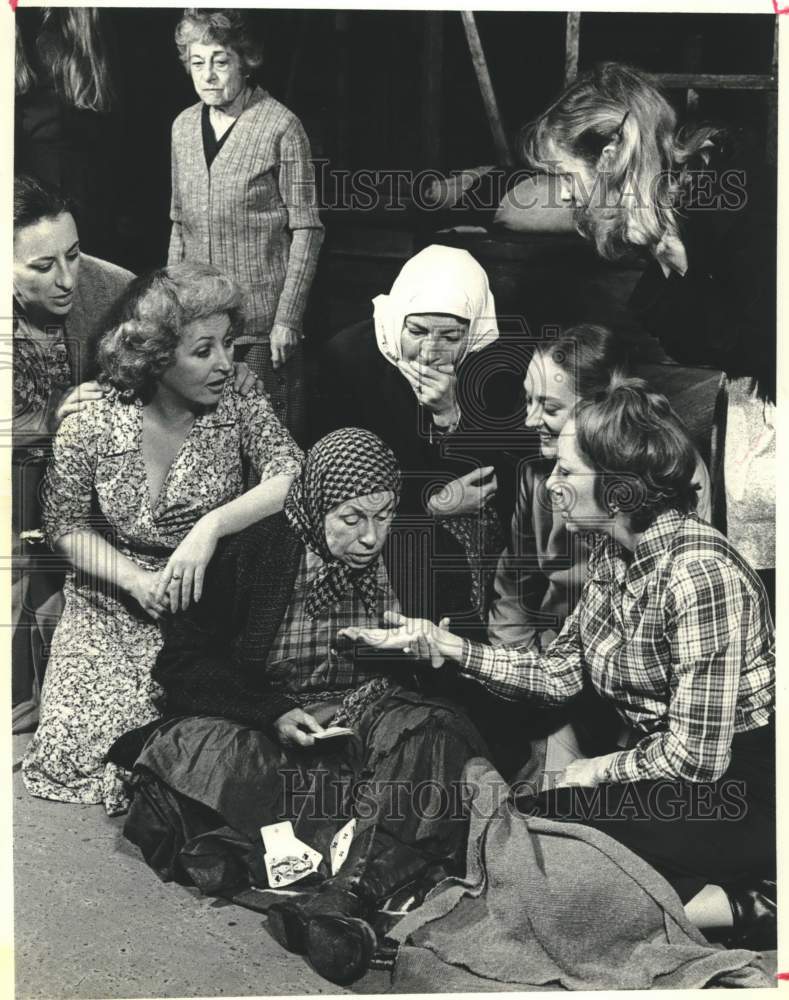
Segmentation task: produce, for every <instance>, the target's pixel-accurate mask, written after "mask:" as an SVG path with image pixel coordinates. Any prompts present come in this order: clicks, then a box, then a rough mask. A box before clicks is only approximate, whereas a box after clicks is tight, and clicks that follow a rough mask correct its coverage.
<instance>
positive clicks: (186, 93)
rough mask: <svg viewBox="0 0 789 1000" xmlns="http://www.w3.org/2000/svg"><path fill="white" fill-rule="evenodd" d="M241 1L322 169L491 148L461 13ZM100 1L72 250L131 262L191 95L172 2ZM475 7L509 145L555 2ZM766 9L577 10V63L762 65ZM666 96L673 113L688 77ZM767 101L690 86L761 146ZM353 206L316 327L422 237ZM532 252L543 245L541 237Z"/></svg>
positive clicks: (450, 158) (535, 84)
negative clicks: (88, 225) (86, 193)
mask: <svg viewBox="0 0 789 1000" xmlns="http://www.w3.org/2000/svg"><path fill="white" fill-rule="evenodd" d="M765 6H768V5H765ZM247 14H248V17H249V19H250V21H251V22H252V24H253V27H254V29H255V31H256V32H257V33H258V34H259V36H260V37H261V39H262V41H263V45H264V53H265V61H264V65H263V67H262V69H261V71H260V72H259V82H260V83H261V84H262V85H263V86H264V87H265V88H266V89H268V90H269V91H270V92H271V93H272V94H273V95H274V96H275V97H276V98H278V99H279V100H281V101H283V103H285V104H286V105H287V106H288V107H290V108H291V109H292V110H293V111H294V112H295V113H296V114H297V115H298V117H299V118H300V119H301V120H302V122H303V124H304V126H305V128H306V130H307V132H308V134H309V136H310V140H311V142H312V148H313V153H314V155H315V157H316V159H320V160H323V161H328V167H329V168H330V169H331V170H339V169H349V170H360V169H371V170H373V169H383V170H398V169H410V170H420V169H424V168H431V169H436V170H439V171H442V172H449V171H450V170H454V169H460V168H463V167H470V166H475V165H480V164H492V163H495V162H496V155H495V151H494V146H493V142H492V139H491V133H490V129H489V126H488V122H487V120H486V117H485V112H484V108H483V104H482V99H481V97H480V91H479V87H478V84H477V80H476V77H475V74H474V71H473V68H472V63H471V59H470V57H469V52H468V47H467V44H466V39H465V35H464V32H463V26H462V22H461V16H460V14H459V13H458V12H447V13H432V14H429V13H424V12H384V11H344V12H335V11H298V10H295V11H294V10H288V11H278V10H266V11H255V10H247ZM16 16H17V18H18V22H19V24H20V25H21V26H22V28H23V29H25V30H26V31H28V32H30V31H33V32H34V31H35V19H36V18H37V17H39V16H40V15H39V14H38V12H36V11H35V10H31V9H27V10H25V9H24V8H23V7H20V8H19V9H18V11H17V15H16ZM101 16H102V18H103V24H104V28H105V29H106V31H107V44H108V46H109V47H110V51H111V52H112V64H113V66H114V68H115V83H116V86H117V90H118V92H119V102H118V108H117V110H116V111H115V112H114V113H113V114H111V115H109V116H107V118H106V120H105V121H104V122H103V126H102V128H103V140H102V144H101V148H97V151H96V156H97V157H100V158H101V162H102V163H106V168H105V169H103V170H102V178H103V186H104V190H103V192H102V194H101V198H102V199H103V200H104V202H105V206H104V208H103V213H104V215H103V218H104V224H103V225H102V226H101V227H100V230H99V231H100V233H101V239H100V245H97V246H92V245H90V244H86V245H85V246H84V249H85V250H86V251H87V252H94V253H96V254H97V255H99V256H104V257H107V258H109V259H111V260H113V261H115V262H116V263H119V264H123V265H124V266H126V267H128V268H130V269H131V270H133V271H135V272H138V273H139V272H140V271H144V270H146V269H148V268H151V267H155V266H160V265H162V264H163V263H164V261H165V257H166V249H167V241H168V236H169V218H168V212H169V197H170V128H171V125H172V122H173V119H174V118H175V117H176V115H177V114H178V113H179V112H180V111H181V110H182V109H183V108H185V107H187V106H188V105H190V104H192V103H194V102H195V100H196V97H195V94H194V90H193V88H192V84H191V81H190V79H189V78H188V77H187V75H186V73H185V71H184V69H183V67H182V66H181V64H180V62H179V60H178V58H177V53H176V49H175V44H174V41H173V32H174V29H175V25H176V23H177V21H178V19H179V17H180V16H181V11H180V10H179V9H173V10H170V9H160V10H140V9H111V8H110V9H107V8H102V12H101ZM476 17H477V25H478V28H479V32H480V36H481V40H482V44H483V47H484V49H485V54H486V56H487V60H488V66H489V69H490V74H491V78H492V82H493V86H494V89H495V92H496V96H497V99H498V104H499V109H500V112H501V117H502V121H503V125H504V128H505V131H506V132H507V135H508V137H509V139H510V144H511V147H512V148H516V145H517V143H516V140H517V134H518V131H519V129H520V128H521V126H522V125H523V124H524V123H526V122H527V121H529V120H530V119H531V118H533V117H534V116H536V115H537V114H538V113H539V112H540V111H541V110H543V109H544V108H545V107H546V105H547V104H548V103H549V102H550V100H551V99H552V98H553V97H554V96H555V95H556V94H557V93H558V91H559V90H560V89H561V87H562V84H563V79H564V51H565V25H566V16H565V15H564V14H562V13H534V12H517V13H511V12H503V13H499V12H486V13H478V14H477V15H476ZM773 23H774V18H773V17H772V16H770V15H769V14H767V13H766V14H765V15H739V14H738V15H720V14H710V15H703V14H701V15H697V14H692V15H691V14H584V15H583V17H582V21H581V24H582V26H581V44H580V69H581V70H583V69H584V68H585V67H588V66H590V65H592V64H593V63H595V62H597V61H600V60H603V59H617V60H621V61H625V62H629V63H631V64H633V65H636V66H640V67H642V68H644V69H646V70H653V71H662V72H681V71H686V70H688V69H691V68H693V69H695V70H697V71H702V72H713V73H767V72H769V70H770V64H771V56H772V37H773ZM431 28H432V31H433V36H432V37H433V38H435V37H436V34H438V36H439V37H440V43H441V44H440V48H441V56H440V59H436V58H431V57H429V56H428V55H427V53H428V52H429V51H432V50H430V49H429V46H428V37H429V31H430V30H431ZM431 77H432V79H433V80H434V82H435V86H436V87H437V88H438V89H439V94H440V100H439V103H438V115H437V119H438V121H437V126H438V127H437V128H432V129H431V128H427V129H426V126H425V102H424V101H423V99H422V95H423V93H424V87H425V84H426V81H428V80H429V79H430V78H431ZM669 97H670V99H671V100H672V101H673V102H674V103H675V105H676V107H677V109H678V111H679V112H680V114H681V115H682V114H684V110H685V101H686V95H685V92H684V91H683V92H680V91H677V92H672V93H670V94H669ZM768 114H769V111H768V103H767V100H766V99H765V96H764V95H763V94H760V93H756V92H753V91H750V92H748V91H733V90H727V91H717V92H710V91H701V92H700V95H699V105H698V114H697V117H703V118H712V119H715V120H724V121H726V122H728V123H734V124H736V125H739V126H743V127H744V128H745V129H746V131H747V132H748V133H749V136H750V140H751V142H752V144H753V146H754V148H755V149H757V150H759V151H760V154H759V155H761V156H764V155H765V153H764V150H765V149H766V148H767V146H768V143H767V121H768ZM324 169H326V168H324ZM98 197H99V195H98V192H97V198H98ZM364 214H365V213H358V212H356V213H347V212H345V213H344V212H336V211H333V212H327V213H325V222H326V226H327V240H326V244H325V246H324V250H323V253H322V257H321V264H320V268H319V274H318V278H317V281H316V285H315V290H314V294H313V296H312V303H311V307H312V308H311V311H312V313H313V316H314V313H315V308H316V304H317V308H318V309H319V311H320V313H321V318H320V320H319V325H320V326H321V328H322V331H321V332H322V335H326V333H328V332H331V330H332V329H336V328H337V327H339V326H340V325H342V324H343V323H345V322H347V321H349V320H351V319H354V318H358V317H359V316H360V315H363V314H364V312H363V311H364V310H365V309H366V310H369V297H370V295H371V294H376V293H377V292H380V291H383V290H385V289H386V285H387V282H388V281H389V280H390V278H391V277H394V275H395V274H396V273H397V270H398V269H399V266H400V265H401V263H402V261H403V260H404V259H405V258H406V257H407V256H409V254H410V253H412V252H413V250H414V249H418V247H419V246H420V245H424V244H425V243H426V242H429V241H431V240H435V236H434V235H433V232H434V230H435V229H436V228H438V222H439V220H437V219H436V218H435V216H434V215H433V217H427V218H426V217H425V213H422V217H421V218H419V219H416V218H415V213H413V212H409V211H405V212H391V211H389V212H379V213H366V217H365V218H361V216H362V215H364ZM428 215H429V213H428ZM463 245H466V244H463ZM468 248H469V249H471V250H472V252H476V249H475V247H473V246H469V247H468ZM524 252H526V257H527V258H528V257H529V251H528V249H527V251H524V250H523V248H522V247H521V248H519V249H517V254H518V255H520V256H521V257H522V256H523V253H524ZM577 252H578V253H579V254H583V253H586V254H587V255H588V256H589V257H590V259H591V256H593V255H592V251H591V250H590V249H588V248H583V249H581V248H578V251H577ZM491 253H492V254H493V256H492V257H491ZM508 253H509V251H508V250H507V249H506V247H504V246H503V244H501V245H497V246H496V247H493V248H491V247H490V246H488V247H487V248H482V249H481V250H480V252H479V253H478V257H479V259H480V260H482V261H483V263H484V264H485V266H486V268H488V270H489V273H491V277H492V280H493V276H494V273H495V271H496V268H497V267H498V266H499V265H498V264H497V261H499V260H501V259H503V258H502V254H503V255H504V258H507V255H508ZM512 253H516V251H512ZM535 253H537V254H538V256H539V259H540V260H544V259H545V254H546V244H545V241H543V244H541V245H540V247H539V248H538V250H537V251H535ZM561 253H562V254H563V253H565V249H561ZM510 256H511V255H510ZM507 259H508V258H507ZM508 266H509V265H508V264H506V265H501V267H502V268H503V269H506V267H508ZM525 266H527V265H525V264H524V267H525ZM529 266H530V265H529ZM590 266H592V265H591V263H590ZM594 266H595V267H598V268H599V267H601V266H602V265H601V264H600V263H599V262H597V263H596V264H594ZM502 273H503V272H502ZM515 280H521V279H520V278H517V279H516V278H512V281H515ZM340 286H342V288H341V287H340ZM623 294H624V293H623ZM340 300H342V301H340ZM553 300H554V301H555V297H554V298H553ZM357 301H358V303H360V304H359V305H358V307H357V305H356V303H357ZM587 308H588V305H587ZM357 309H358V310H361V311H357Z"/></svg>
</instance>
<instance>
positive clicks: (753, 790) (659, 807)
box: [516, 725, 776, 902]
mask: <svg viewBox="0 0 789 1000" xmlns="http://www.w3.org/2000/svg"><path fill="white" fill-rule="evenodd" d="M773 741H774V729H773V726H772V725H771V726H767V727H764V728H763V729H760V730H753V731H752V732H749V733H742V734H740V735H739V736H736V737H735V740H734V744H733V750H732V762H731V765H730V767H729V769H728V771H727V772H726V774H725V775H724V776H723V777H722V778H721V779H720V780H719V781H716V782H709V783H706V782H705V783H701V782H690V781H675V780H670V779H662V780H656V781H641V782H634V783H631V784H624V785H614V784H604V785H599V786H598V787H597V788H555V789H552V790H550V791H547V792H543V793H541V794H540V795H537V796H533V795H522V796H520V797H517V798H516V802H517V804H518V807H519V808H520V809H521V810H522V811H523V812H526V813H528V814H531V815H539V816H544V817H546V818H550V819H557V820H560V821H562V822H570V823H583V824H584V825H586V826H591V827H594V828H595V829H597V830H600V831H602V832H603V833H606V834H608V836H610V837H612V838H613V839H614V840H617V841H618V842H619V843H621V844H623V845H624V846H625V847H628V848H629V849H630V850H632V851H633V852H634V853H635V854H637V855H639V857H641V858H643V859H644V860H645V861H648V862H649V863H650V864H652V865H653V866H654V867H655V868H656V869H657V870H658V871H659V872H660V873H661V874H662V875H663V876H664V877H665V878H666V879H667V881H669V882H670V883H671V884H672V886H673V887H674V888H675V890H676V891H677V893H678V895H679V896H680V898H681V899H682V901H683V902H687V901H688V900H689V899H692V898H693V896H694V895H695V894H696V893H697V892H698V891H699V890H700V889H701V888H702V887H703V886H704V885H705V884H707V883H713V884H716V885H720V884H724V885H728V884H734V883H737V882H740V881H746V882H747V881H752V880H753V879H754V877H756V878H775V864H776V861H775V847H776V844H775V799H774V787H775V765H774V742H773ZM516 796H517V790H516Z"/></svg>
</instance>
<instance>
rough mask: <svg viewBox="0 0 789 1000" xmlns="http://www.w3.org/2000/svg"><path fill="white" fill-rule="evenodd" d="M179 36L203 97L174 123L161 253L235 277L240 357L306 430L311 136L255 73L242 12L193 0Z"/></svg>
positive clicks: (257, 60)
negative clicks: (165, 244)
mask: <svg viewBox="0 0 789 1000" xmlns="http://www.w3.org/2000/svg"><path fill="white" fill-rule="evenodd" d="M175 41H176V46H177V48H178V56H179V58H180V60H181V62H182V63H183V65H184V68H185V69H186V71H187V72H188V73H189V74H190V76H191V78H192V83H193V84H194V87H195V90H196V92H197V96H198V97H199V98H200V100H199V102H198V103H197V104H195V105H193V106H192V107H190V108H187V109H186V110H185V111H183V112H182V113H181V114H180V115H179V116H178V117H177V118H176V120H175V122H174V124H173V138H172V175H173V177H172V207H171V213H170V214H171V218H172V223H173V225H172V234H171V237H170V250H169V254H168V263H170V264H176V263H178V262H179V261H182V260H187V261H196V262H210V263H212V264H215V265H216V266H217V267H219V268H220V269H221V270H222V271H224V272H225V273H226V274H228V275H230V276H231V277H232V278H234V279H235V280H236V281H237V282H238V284H239V285H240V286H241V288H242V290H243V292H244V294H245V298H246V302H247V307H246V309H247V319H246V326H245V328H244V331H243V333H242V334H241V335H240V336H239V338H238V344H237V351H239V349H240V350H241V353H239V355H238V356H239V358H241V357H243V359H244V360H246V362H247V363H248V364H249V366H250V368H252V370H253V371H254V372H255V373H256V374H258V375H260V376H261V377H262V378H263V381H264V384H265V386H266V391H267V392H268V393H269V395H270V396H271V399H272V403H273V405H274V410H275V412H276V413H277V414H278V416H279V417H280V419H281V420H282V421H283V423H284V424H285V425H286V426H287V427H288V428H289V429H290V430H294V431H296V430H298V431H299V432H303V430H304V419H305V415H304V385H303V357H302V346H301V340H302V336H303V333H302V321H303V316H304V310H305V307H306V303H307V296H308V294H309V290H310V286H311V284H312V279H313V275H314V273H315V268H316V265H317V261H318V253H319V251H320V247H321V243H322V242H323V226H322V224H321V221H320V218H319V216H318V205H317V198H316V194H315V184H314V178H313V169H312V164H311V162H310V155H311V154H310V145H309V140H308V139H307V136H306V134H305V132H304V129H303V127H302V125H301V122H300V121H299V120H298V118H296V116H295V115H294V114H293V113H292V112H291V111H289V110H288V109H287V108H285V107H283V105H282V104H280V103H279V101H276V100H274V98H273V97H272V96H271V95H270V94H268V93H267V92H266V91H265V90H262V89H261V88H260V87H258V86H255V85H254V83H252V82H251V79H250V78H251V76H252V74H253V72H254V71H255V70H257V69H258V68H259V67H260V65H261V63H262V61H263V55H262V49H261V46H260V44H259V43H258V41H257V40H256V39H255V38H253V36H252V34H251V32H250V30H249V25H248V24H247V21H246V18H245V17H244V14H243V13H241V12H240V11H238V10H225V9H198V8H189V9H187V10H186V11H185V12H184V16H183V18H182V19H181V20H180V22H179V23H178V27H177V28H176V32H175ZM280 369H281V370H280Z"/></svg>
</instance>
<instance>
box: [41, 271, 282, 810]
mask: <svg viewBox="0 0 789 1000" xmlns="http://www.w3.org/2000/svg"><path fill="white" fill-rule="evenodd" d="M243 322H244V317H243V313H242V311H241V293H240V291H239V289H238V287H237V286H236V285H235V284H234V282H232V281H231V280H230V279H229V278H226V277H224V276H223V275H220V274H219V272H217V271H216V269H214V268H211V267H207V266H197V265H192V264H182V265H179V266H178V267H172V268H166V269H164V270H161V271H155V272H153V273H152V274H151V275H149V276H146V277H143V278H138V279H135V281H133V282H132V284H131V285H130V286H129V288H128V290H127V292H126V293H125V295H124V296H123V297H122V298H121V300H120V302H119V303H117V305H116V307H115V309H114V311H113V314H112V316H111V318H110V320H109V329H108V330H107V332H106V333H105V335H104V337H103V338H102V340H101V343H100V345H99V362H100V365H101V368H102V372H103V376H104V377H105V379H106V380H107V382H108V383H109V385H110V386H111V389H110V390H109V391H107V392H104V393H102V395H101V396H100V397H99V398H98V399H96V400H93V401H91V402H90V403H88V404H87V405H86V406H85V407H83V408H82V409H81V410H79V411H78V412H75V413H74V414H72V415H71V416H69V417H67V418H66V420H64V422H63V423H62V425H61V427H60V429H59V431H58V434H57V437H56V439H55V445H54V458H53V461H52V463H51V465H50V468H49V470H48V473H47V480H46V489H45V500H44V524H45V528H46V532H47V536H48V540H49V542H50V544H51V545H52V547H53V548H55V549H56V550H57V551H59V552H61V553H62V554H63V555H65V556H66V558H67V559H68V560H69V562H70V563H71V564H72V566H73V569H72V570H71V572H69V574H68V575H67V578H66V584H65V587H64V594H65V609H64V612H63V616H62V618H61V620H60V622H59V624H58V626H57V629H56V630H55V635H54V637H53V640H52V652H51V659H50V663H49V668H48V671H47V675H46V680H45V685H44V697H43V709H42V715H41V723H40V725H39V728H38V731H37V732H36V734H35V737H34V739H33V741H32V743H31V744H30V746H29V748H28V751H27V753H26V755H25V759H24V762H23V769H22V770H23V776H24V779H25V784H26V786H27V788H28V790H29V791H30V792H31V793H32V794H34V795H39V796H41V797H43V798H51V799H56V800H59V801H65V802H83V803H91V802H104V804H105V806H106V808H107V810H108V812H110V813H113V812H118V811H122V809H123V808H124V806H125V804H126V802H127V796H126V790H125V788H124V785H123V782H122V779H121V776H120V775H119V772H118V771H117V769H116V768H114V767H112V766H111V765H105V761H104V756H105V754H106V751H107V749H108V748H109V745H110V744H111V743H112V741H113V740H114V739H115V737H117V736H118V735H120V733H121V732H123V731H124V729H126V728H128V727H129V724H130V722H133V721H135V720H136V721H138V722H140V723H142V722H147V721H149V720H150V719H153V718H156V716H157V715H158V712H157V709H156V707H155V705H154V696H155V693H156V686H155V684H154V682H153V681H152V679H151V670H152V668H153V665H154V662H155V660H156V655H157V653H158V651H159V648H160V646H161V642H162V637H161V632H160V624H159V623H160V621H161V620H162V618H163V617H164V616H165V615H166V614H167V613H168V612H175V611H177V610H178V609H179V608H185V607H188V606H189V605H190V604H191V603H192V602H194V601H199V600H200V597H201V592H202V586H203V577H204V574H205V569H206V566H207V565H208V563H209V561H210V560H211V558H212V556H213V553H214V550H215V548H216V545H217V543H218V541H219V539H220V538H222V537H224V536H226V535H229V534H234V533H236V532H238V531H240V530H242V529H243V528H245V527H247V526H248V525H249V524H252V523H253V522H254V521H256V520H258V519H259V518H262V517H266V516H267V515H268V514H272V513H274V512H276V511H278V510H280V509H281V508H282V503H283V501H284V499H285V495H286V493H287V490H288V487H289V485H290V483H291V481H292V479H293V476H294V475H295V473H296V471H297V469H298V468H299V464H300V460H301V453H300V452H299V449H298V448H297V447H296V445H295V444H294V442H293V440H292V439H291V437H290V435H289V434H288V432H287V431H286V430H285V429H284V428H283V427H282V426H281V424H280V423H279V421H278V420H277V418H276V417H275V416H274V414H273V413H272V411H271V406H270V404H269V403H268V400H267V399H266V397H265V396H263V395H260V394H251V395H248V396H241V395H240V394H239V392H238V391H237V390H236V387H235V383H234V380H233V378H231V377H230V376H231V374H232V371H233V363H232V350H233V335H234V334H235V332H236V331H237V330H239V329H241V328H243ZM245 462H248V463H250V464H251V466H252V467H253V468H254V469H255V472H256V473H257V476H258V478H259V484H258V485H257V486H255V487H253V488H252V489H250V490H249V491H247V492H246V493H244V463H245ZM96 508H98V511H99V512H100V514H101V519H102V521H103V522H105V523H106V524H107V525H109V526H110V528H111V530H112V534H111V539H112V541H111V542H110V541H108V540H107V539H106V537H105V536H104V535H103V534H99V532H98V531H97V529H96V527H95V525H96V515H95V511H96Z"/></svg>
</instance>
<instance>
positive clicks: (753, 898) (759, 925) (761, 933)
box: [726, 880, 778, 951]
mask: <svg viewBox="0 0 789 1000" xmlns="http://www.w3.org/2000/svg"><path fill="white" fill-rule="evenodd" d="M726 891H727V895H728V897H729V904H730V905H731V912H732V915H733V916H734V928H733V930H732V933H731V936H730V938H729V939H728V941H727V942H726V943H727V945H728V947H729V948H748V949H749V951H770V950H772V949H774V948H777V947H778V929H777V920H776V912H777V898H778V897H777V893H776V885H775V882H774V881H769V880H764V881H761V882H759V883H757V884H756V885H755V886H752V887H751V888H747V889H743V888H737V889H734V888H728V889H727V890H726Z"/></svg>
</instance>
